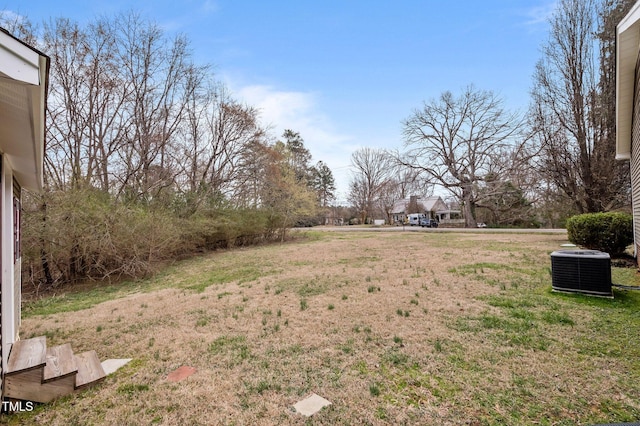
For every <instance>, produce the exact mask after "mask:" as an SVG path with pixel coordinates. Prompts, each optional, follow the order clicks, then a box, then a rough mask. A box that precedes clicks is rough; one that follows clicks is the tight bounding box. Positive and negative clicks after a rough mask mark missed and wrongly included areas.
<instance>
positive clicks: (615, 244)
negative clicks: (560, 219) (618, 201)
mask: <svg viewBox="0 0 640 426" xmlns="http://www.w3.org/2000/svg"><path fill="white" fill-rule="evenodd" d="M567 233H568V235H569V241H571V242H572V243H573V244H577V245H579V246H582V247H585V248H588V249H592V250H600V251H604V252H607V253H609V254H612V255H616V254H621V253H622V252H624V250H625V249H626V248H627V246H628V245H629V244H631V243H632V242H633V218H632V217H631V215H630V214H627V213H586V214H581V215H577V216H573V217H570V218H569V219H568V220H567Z"/></svg>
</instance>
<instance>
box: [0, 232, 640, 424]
mask: <svg viewBox="0 0 640 426" xmlns="http://www.w3.org/2000/svg"><path fill="white" fill-rule="evenodd" d="M565 238H566V237H565V236H564V235H558V234H553V235H551V234H486V233H484V234H461V233H460V234H455V233H422V232H407V233H402V232H389V233H353V232H352V233H315V232H311V233H309V237H308V238H306V239H303V240H298V241H296V242H292V243H288V244H284V245H271V246H262V247H256V248H245V249H237V250H229V251H224V252H216V253H211V254H208V255H206V256H202V257H200V258H197V259H191V260H188V261H184V262H180V263H178V264H176V265H173V266H171V267H169V268H168V269H167V270H166V271H165V272H164V273H162V274H161V275H158V276H157V277H155V278H153V279H149V280H146V281H140V282H136V283H125V284H123V285H119V286H103V287H97V288H94V289H91V290H84V291H82V292H78V293H69V294H59V295H56V296H54V297H49V298H47V299H41V300H38V301H33V302H29V303H27V304H26V306H25V307H24V311H23V317H24V318H23V324H22V328H21V335H22V337H23V338H27V337H33V336H40V335H45V336H47V338H48V344H49V345H56V344H62V343H66V342H70V343H71V344H72V346H73V347H74V350H76V351H77V352H80V351H84V350H89V349H95V350H96V351H97V352H98V355H99V356H100V358H101V359H107V358H133V359H134V361H132V362H131V363H130V364H128V365H127V366H126V367H124V368H123V369H121V370H119V371H118V372H116V373H115V374H113V375H111V376H109V377H108V378H107V379H106V381H105V382H103V383H102V384H101V385H98V386H97V387H95V388H93V389H91V390H89V391H87V392H84V393H80V394H77V395H74V396H71V397H67V398H63V399H60V400H58V401H55V402H54V403H51V404H47V405H42V406H39V407H38V408H37V409H36V410H35V411H34V412H32V413H25V414H17V415H13V416H3V417H0V422H8V423H10V424H26V425H29V424H34V425H35V424H48V425H75V424H82V425H85V424H96V425H99V424H114V425H115V424H119V425H127V424H167V425H196V424H203V425H210V424H237V425H248V424H265V425H271V424H273V425H278V424H312V425H313V424H393V425H396V424H425V425H427V424H428V425H461V424H467V425H491V424H508V425H526V424H538V425H539V424H541V425H574V424H579V425H582V424H593V423H609V422H625V421H627V422H629V421H637V420H640V291H617V290H616V291H615V299H613V300H608V299H599V298H589V297H584V296H576V295H563V294H556V293H552V292H551V278H550V258H549V254H550V253H551V252H552V251H553V250H557V249H559V248H560V245H561V244H562V243H565V242H566V240H565ZM613 278H614V282H616V283H619V284H626V285H636V284H637V283H638V282H639V280H638V276H637V275H636V272H635V270H624V269H618V268H614V270H613ZM185 365H186V366H192V367H195V368H196V369H197V372H196V373H195V374H194V375H192V376H191V377H189V378H187V379H185V380H183V381H180V382H176V383H173V382H169V381H167V380H166V379H167V375H168V374H169V373H170V372H172V371H174V370H175V369H177V368H178V367H180V366H185ZM311 393H316V394H318V395H320V396H322V397H324V398H326V399H328V400H329V401H331V402H332V404H333V405H331V406H330V407H327V408H325V409H323V410H322V411H321V412H320V413H317V414H316V415H314V416H312V417H310V418H308V419H307V418H303V417H302V416H301V415H299V414H296V413H295V412H294V411H293V409H292V406H293V404H295V403H296V402H298V401H299V400H301V399H303V398H304V397H306V396H308V395H309V394H311Z"/></svg>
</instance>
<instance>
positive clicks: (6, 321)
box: [0, 155, 20, 370]
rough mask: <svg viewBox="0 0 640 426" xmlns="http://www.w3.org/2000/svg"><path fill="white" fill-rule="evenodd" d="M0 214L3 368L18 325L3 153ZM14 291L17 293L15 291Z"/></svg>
mask: <svg viewBox="0 0 640 426" xmlns="http://www.w3.org/2000/svg"><path fill="white" fill-rule="evenodd" d="M0 188H1V191H0V204H1V205H0V208H1V210H0V215H1V216H2V217H1V219H2V224H1V227H0V229H1V230H2V237H1V238H0V244H2V271H1V272H2V276H1V277H0V278H1V279H2V295H1V297H2V335H1V337H0V339H1V340H2V368H3V370H5V369H6V367H7V358H8V356H9V351H10V349H11V345H12V344H13V343H14V342H15V341H16V339H17V338H18V327H19V325H20V303H19V302H20V281H19V280H20V274H19V273H18V274H17V276H16V273H15V268H16V266H19V265H15V264H14V257H13V256H14V252H13V172H12V168H11V164H10V163H9V160H8V159H7V156H6V155H3V156H2V182H0ZM16 292H17V293H18V294H16Z"/></svg>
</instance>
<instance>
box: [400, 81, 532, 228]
mask: <svg viewBox="0 0 640 426" xmlns="http://www.w3.org/2000/svg"><path fill="white" fill-rule="evenodd" d="M521 123H522V120H521V118H520V117H519V116H518V115H517V114H514V113H508V112H506V111H505V110H504V109H503V101H502V99H501V98H499V97H497V96H496V95H495V94H494V93H493V92H490V91H483V90H477V89H475V88H474V87H473V86H469V87H467V88H466V89H465V90H464V91H463V93H462V94H461V95H460V96H459V97H455V96H454V95H453V94H452V93H451V92H444V93H443V94H442V95H441V96H440V98H439V99H437V100H432V101H430V102H429V103H425V104H424V105H423V108H422V109H420V110H415V111H414V112H413V114H412V115H411V116H410V117H409V118H408V119H406V120H405V121H404V123H403V124H404V138H405V147H407V148H408V150H407V151H406V152H405V153H404V155H403V157H400V158H399V161H400V162H401V163H402V164H404V165H405V166H408V167H410V168H413V169H416V170H419V171H421V172H423V173H425V174H426V175H427V176H428V177H429V178H430V179H431V180H432V181H433V182H434V183H437V184H439V185H442V186H443V187H444V188H446V189H448V190H450V191H451V192H452V193H453V194H455V195H456V196H457V197H458V199H459V200H460V201H462V204H463V208H464V215H465V222H466V226H467V227H475V226H476V220H475V207H476V204H477V203H478V201H479V199H480V197H481V194H480V193H479V191H478V188H479V185H480V184H481V183H482V182H484V181H486V180H487V178H488V177H492V176H495V174H496V173H497V171H496V170H495V168H496V162H495V161H494V160H495V159H496V157H498V156H499V155H500V153H501V152H502V151H503V150H504V149H506V148H507V147H509V146H511V145H515V144H519V143H521V141H520V140H519V139H518V136H519V135H518V132H519V130H520V125H521ZM512 166H515V165H512Z"/></svg>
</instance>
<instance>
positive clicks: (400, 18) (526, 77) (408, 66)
mask: <svg viewBox="0 0 640 426" xmlns="http://www.w3.org/2000/svg"><path fill="white" fill-rule="evenodd" d="M554 7H555V0H482V1H478V0H474V1H469V0H458V1H453V2H445V1H441V0H422V1H419V0H404V1H403V0H396V1H376V0H370V1H362V0H361V1H355V0H353V1H349V0H342V1H336V0H324V1H305V0H297V1H293V0H290V1H281V0H264V1H257V0H256V1H249V0H245V1H242V0H236V1H233V0H173V1H166V0H144V1H135V0H128V1H122V0H110V1H104V0H84V1H76V0H67V1H65V0H57V1H52V0H28V1H26V0H0V10H4V11H10V12H11V13H15V14H18V15H23V16H27V17H29V18H30V19H31V20H32V21H34V22H36V23H41V22H43V21H44V20H48V19H49V18H53V17H60V16H63V17H67V18H70V19H72V20H76V21H78V22H80V23H85V22H88V21H90V20H92V19H93V18H95V17H97V16H102V15H110V14H114V13H118V12H122V11H128V10H135V11H137V12H139V13H140V14H141V15H142V16H143V17H145V18H147V19H150V20H153V21H155V22H157V23H158V24H160V25H161V26H162V27H163V28H164V29H165V30H166V32H167V33H168V34H169V35H171V34H173V33H175V32H180V33H184V34H186V35H187V36H188V38H189V39H190V41H191V43H192V49H193V54H194V57H195V60H196V61H197V62H198V63H209V64H212V65H213V71H214V73H215V74H216V75H217V78H218V79H220V80H222V81H224V82H226V84H227V85H228V86H229V88H230V89H231V91H232V92H233V94H234V95H235V97H237V98H239V99H242V100H244V101H246V102H247V103H249V104H251V105H253V106H256V107H258V108H259V109H260V111H261V117H262V121H263V123H265V124H270V125H271V126H272V127H273V131H272V132H273V134H274V136H280V135H281V134H282V132H283V130H284V129H292V130H295V131H298V132H300V134H301V135H302V137H303V138H304V140H305V144H306V145H307V147H308V148H309V149H310V151H311V153H312V155H313V158H314V161H318V160H323V161H324V162H326V163H327V164H328V165H329V167H331V169H332V170H333V173H334V176H335V177H336V181H337V184H338V197H339V199H342V200H344V199H345V198H346V191H347V189H348V181H349V164H350V156H351V153H352V152H353V151H354V150H356V149H358V148H359V147H364V146H370V147H380V148H392V149H393V148H400V147H401V146H402V135H401V131H402V125H401V121H402V120H403V119H404V118H406V117H408V116H409V115H410V114H411V112H412V110H413V109H415V108H419V107H420V106H421V105H422V103H423V101H428V100H430V99H433V98H436V97H437V96H438V95H439V94H440V93H442V92H443V91H445V90H450V91H452V92H454V93H456V92H459V91H460V90H462V89H463V88H464V87H466V86H467V85H469V84H474V85H475V86H476V87H477V88H479V89H484V90H492V91H494V92H496V93H498V94H499V95H501V96H502V97H503V98H504V100H505V104H506V106H507V107H509V108H511V109H518V110H520V111H522V112H524V111H525V110H526V109H527V107H528V103H529V90H530V88H531V81H532V80H531V76H532V74H533V71H534V66H535V63H536V61H537V60H538V59H539V58H540V56H541V54H540V47H541V45H542V43H543V42H544V41H545V40H546V39H547V37H548V24H547V19H548V17H549V15H550V14H551V12H552V11H553V8H554Z"/></svg>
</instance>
